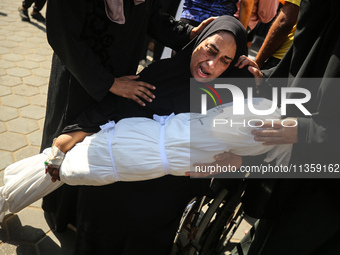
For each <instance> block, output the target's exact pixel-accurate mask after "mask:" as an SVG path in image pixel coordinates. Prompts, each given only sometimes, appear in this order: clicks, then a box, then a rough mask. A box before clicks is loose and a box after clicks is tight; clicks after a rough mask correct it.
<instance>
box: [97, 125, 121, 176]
mask: <svg viewBox="0 0 340 255" xmlns="http://www.w3.org/2000/svg"><path fill="white" fill-rule="evenodd" d="M115 126H116V123H115V122H114V121H109V122H108V123H106V124H104V125H101V126H100V129H101V130H109V129H112V130H111V133H110V139H109V152H110V158H111V163H112V167H113V175H114V177H115V179H116V181H120V178H119V176H118V173H117V169H116V165H115V161H114V159H113V153H112V138H113V134H114V132H115Z"/></svg>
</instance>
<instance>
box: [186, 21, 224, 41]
mask: <svg viewBox="0 0 340 255" xmlns="http://www.w3.org/2000/svg"><path fill="white" fill-rule="evenodd" d="M216 18H217V17H210V18H208V19H206V20H204V21H202V22H201V24H199V25H198V26H197V27H194V28H193V29H192V30H191V32H190V39H194V38H195V37H196V36H197V35H199V34H200V33H201V32H202V31H203V29H204V28H205V27H206V26H208V25H209V24H210V23H211V22H212V21H213V20H215V19H216Z"/></svg>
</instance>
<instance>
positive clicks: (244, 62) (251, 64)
mask: <svg viewBox="0 0 340 255" xmlns="http://www.w3.org/2000/svg"><path fill="white" fill-rule="evenodd" d="M245 66H248V70H249V72H251V73H252V74H253V75H254V78H255V83H256V85H260V84H261V82H262V77H263V74H262V73H261V70H260V68H259V66H258V65H257V64H256V62H255V61H253V60H251V59H250V58H248V57H246V56H244V55H242V56H241V57H239V59H238V60H237V62H236V64H235V67H238V68H240V69H241V68H243V67H245Z"/></svg>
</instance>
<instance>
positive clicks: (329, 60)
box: [233, 0, 340, 255]
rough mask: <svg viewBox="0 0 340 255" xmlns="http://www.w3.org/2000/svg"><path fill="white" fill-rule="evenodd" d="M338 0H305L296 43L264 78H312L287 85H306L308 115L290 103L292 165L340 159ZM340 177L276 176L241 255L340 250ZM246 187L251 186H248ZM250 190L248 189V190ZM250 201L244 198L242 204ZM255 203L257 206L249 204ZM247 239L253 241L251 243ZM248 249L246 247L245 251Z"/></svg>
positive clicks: (293, 254)
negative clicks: (294, 134) (294, 136)
mask: <svg viewBox="0 0 340 255" xmlns="http://www.w3.org/2000/svg"><path fill="white" fill-rule="evenodd" d="M339 25H340V2H339V1H338V0H326V1H325V0H303V1H301V9H300V14H299V18H298V23H297V30H296V33H295V38H294V43H293V45H292V47H291V48H290V50H289V51H288V52H287V54H286V55H285V56H284V58H283V59H282V61H281V62H280V64H279V65H278V66H277V67H276V68H274V69H272V70H269V71H268V72H267V73H266V74H267V75H269V80H268V82H271V81H273V78H277V77H286V78H287V77H289V78H314V79H313V81H309V82H304V81H302V80H298V79H295V80H293V79H292V80H290V81H289V82H288V83H286V86H296V87H303V88H306V89H308V90H309V91H310V92H311V95H312V97H311V100H310V101H309V102H308V103H306V104H305V106H306V108H307V109H308V110H309V111H310V112H311V114H312V116H304V115H303V114H301V112H299V111H296V108H288V109H287V116H288V117H297V118H298V143H296V144H294V146H293V152H292V157H291V162H290V163H291V164H294V165H297V166H299V165H301V164H302V165H303V164H308V165H309V166H311V163H319V164H322V165H326V166H328V165H329V164H333V165H335V164H340V149H339V144H340V132H339V127H340V100H339V95H340V86H339V82H338V80H336V79H332V78H340V32H339V31H340V30H339ZM339 184H340V180H339V179H322V180H319V179H317V180H315V179H280V180H277V182H276V184H275V185H274V187H272V188H273V192H272V196H271V198H270V201H269V203H268V204H266V205H257V206H264V208H261V209H264V214H263V215H262V219H261V220H260V221H259V224H258V225H257V226H256V228H255V230H256V231H255V236H254V232H252V231H249V233H250V234H249V235H248V236H247V238H246V239H245V240H243V241H242V246H243V247H242V248H243V251H241V250H242V249H241V246H239V247H238V251H237V250H234V252H233V254H242V255H246V254H248V255H259V254H261V255H272V254H275V255H281V254H282V255H283V254H290V255H307V254H308V255H310V254H322V255H333V254H340V243H339V240H340V215H339V211H340V204H339V195H340V189H339ZM248 187H249V186H248ZM247 192H248V194H249V193H250V194H251V193H253V194H254V190H250V189H249V190H247V191H246V194H247ZM247 202H250V203H251V200H250V199H249V200H248V201H245V203H247ZM252 206H254V207H255V206H256V205H254V204H253V205H252ZM250 240H252V241H253V242H252V244H251V246H250V247H249V244H250V242H249V241H250ZM248 250H249V251H248Z"/></svg>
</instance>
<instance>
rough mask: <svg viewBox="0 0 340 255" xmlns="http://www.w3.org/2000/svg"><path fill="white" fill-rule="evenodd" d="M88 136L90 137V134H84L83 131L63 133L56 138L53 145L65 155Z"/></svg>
mask: <svg viewBox="0 0 340 255" xmlns="http://www.w3.org/2000/svg"><path fill="white" fill-rule="evenodd" d="M89 135H92V133H86V132H83V131H75V132H71V133H65V134H62V135H60V136H58V137H57V138H56V139H55V140H54V145H55V146H56V147H57V148H58V149H59V150H61V151H62V152H63V153H66V152H68V151H69V150H71V149H72V148H73V147H74V146H75V145H76V144H77V143H80V142H82V141H83V140H84V138H85V137H86V136H89Z"/></svg>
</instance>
